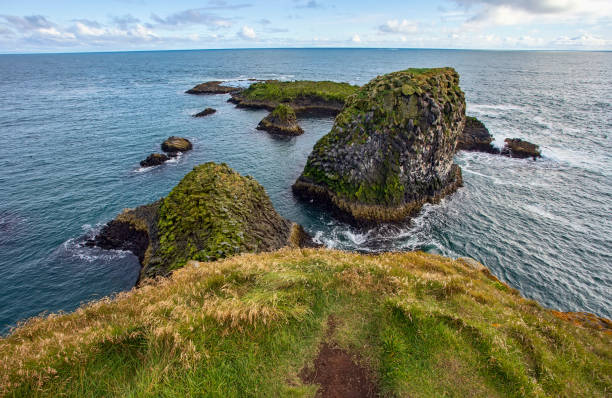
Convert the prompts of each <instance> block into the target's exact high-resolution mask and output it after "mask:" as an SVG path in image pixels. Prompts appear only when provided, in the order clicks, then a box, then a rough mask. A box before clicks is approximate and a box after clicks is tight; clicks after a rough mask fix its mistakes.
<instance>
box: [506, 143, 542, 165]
mask: <svg viewBox="0 0 612 398" xmlns="http://www.w3.org/2000/svg"><path fill="white" fill-rule="evenodd" d="M504 142H505V143H506V145H505V146H504V147H503V149H502V151H501V154H502V155H506V156H510V157H513V158H521V159H524V158H533V160H536V159H537V158H539V157H542V155H541V153H540V147H538V146H537V145H535V144H532V143H531V142H528V141H523V140H521V139H520V138H506V139H505V140H504Z"/></svg>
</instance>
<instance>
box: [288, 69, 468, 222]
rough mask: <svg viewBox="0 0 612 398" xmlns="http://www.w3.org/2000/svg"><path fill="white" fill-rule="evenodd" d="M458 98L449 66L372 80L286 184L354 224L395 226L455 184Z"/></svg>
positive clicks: (461, 109)
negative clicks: (290, 181)
mask: <svg viewBox="0 0 612 398" xmlns="http://www.w3.org/2000/svg"><path fill="white" fill-rule="evenodd" d="M464 125H465V99H464V94H463V92H462V91H461V89H460V88H459V75H458V74H457V72H455V70H454V69H452V68H438V69H408V70H405V71H401V72H394V73H391V74H388V75H384V76H379V77H377V78H376V79H374V80H372V81H371V82H369V83H368V84H366V85H365V86H363V87H362V88H361V89H360V90H359V91H358V92H357V93H355V94H354V95H353V96H351V97H349V98H348V100H347V103H346V106H345V108H344V109H343V111H342V113H340V114H339V115H338V116H337V117H336V121H335V123H334V126H333V128H332V130H331V132H330V133H329V134H327V135H325V136H324V137H323V138H321V139H320V140H319V141H318V142H317V144H316V145H315V146H314V149H313V151H312V153H311V154H310V156H309V157H308V160H307V163H306V166H305V167H304V171H303V173H302V175H301V176H300V177H299V178H298V180H297V181H296V182H295V184H294V185H293V192H294V193H295V194H296V195H297V196H298V197H300V198H303V199H306V200H315V201H318V202H323V203H327V204H331V205H332V207H333V208H335V209H336V210H338V211H339V213H340V215H344V216H348V218H349V219H351V220H354V221H357V222H366V223H367V222H378V221H400V220H403V219H405V218H407V217H410V216H411V215H413V214H415V213H416V212H418V210H419V209H420V208H421V207H422V205H423V204H424V203H426V202H434V203H435V202H437V201H439V200H440V199H441V198H442V197H444V196H446V195H448V194H450V193H452V192H454V191H455V190H456V189H457V188H458V187H460V186H461V185H462V179H461V170H460V168H459V167H458V166H457V165H455V164H453V155H454V153H455V146H456V143H457V139H458V137H459V135H460V134H461V132H462V131H463V128H464Z"/></svg>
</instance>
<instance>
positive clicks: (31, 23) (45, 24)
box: [0, 15, 55, 32]
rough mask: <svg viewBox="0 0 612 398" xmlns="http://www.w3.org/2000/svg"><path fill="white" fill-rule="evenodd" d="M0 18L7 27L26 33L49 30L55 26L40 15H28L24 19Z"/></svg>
mask: <svg viewBox="0 0 612 398" xmlns="http://www.w3.org/2000/svg"><path fill="white" fill-rule="evenodd" d="M0 17H1V18H4V20H5V21H6V23H7V24H8V25H10V26H11V27H12V28H14V29H16V30H18V31H20V32H27V31H32V30H37V29H50V28H52V27H54V26H55V24H53V23H51V22H50V21H49V20H48V19H47V18H45V17H43V16H42V15H29V16H25V17H17V16H14V15H0Z"/></svg>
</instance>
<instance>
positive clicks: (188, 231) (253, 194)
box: [98, 163, 313, 277]
mask: <svg viewBox="0 0 612 398" xmlns="http://www.w3.org/2000/svg"><path fill="white" fill-rule="evenodd" d="M142 209H148V210H149V211H146V212H145V211H143V210H142ZM127 216H129V217H127ZM116 222H121V223H127V225H128V226H129V227H131V229H134V230H135V231H136V232H139V234H140V232H141V231H146V233H147V234H148V243H147V242H146V241H145V242H144V247H143V245H142V244H141V245H140V246H138V249H139V251H140V252H143V253H144V255H141V256H139V257H140V258H141V262H142V265H143V268H142V272H141V277H154V276H158V275H167V274H169V273H170V272H171V271H172V270H175V269H177V268H180V267H182V266H184V265H185V264H186V263H187V261H188V260H198V261H212V260H217V259H219V258H225V257H228V256H231V255H234V254H237V253H243V252H262V251H273V250H276V249H279V248H281V247H284V246H292V247H297V246H309V245H310V246H312V245H313V243H312V241H311V240H310V238H309V237H308V235H307V234H306V233H305V232H304V231H303V229H301V227H299V226H298V225H296V224H293V223H291V222H290V221H288V220H286V219H284V218H283V217H281V216H280V215H279V214H278V213H277V212H276V211H275V210H274V207H273V206H272V203H271V202H270V199H269V198H268V195H267V194H266V192H265V190H264V188H263V187H262V186H261V185H260V184H259V183H258V182H257V181H255V179H253V178H252V177H249V176H247V177H244V176H242V175H240V174H238V173H237V172H235V171H234V170H232V169H231V168H230V167H229V166H227V165H226V164H216V163H205V164H202V165H199V166H196V167H194V169H193V170H192V171H191V172H189V173H188V174H187V175H186V176H185V177H184V178H183V179H182V180H181V181H180V182H179V184H178V185H177V186H176V187H174V189H172V191H171V192H170V194H168V196H167V197H166V198H164V199H161V200H160V201H159V202H156V203H155V205H154V206H152V205H148V206H141V207H138V208H136V209H134V210H129V211H128V212H124V213H122V214H121V215H120V216H119V217H117V219H116V220H114V221H113V223H116ZM296 228H297V229H296ZM115 229H117V228H115ZM131 229H130V230H129V231H131ZM107 230H108V229H107ZM122 231H123V230H121V231H120V232H122ZM108 232H111V233H112V232H113V231H110V230H109V231H108ZM298 232H299V233H298ZM131 235H134V236H135V237H137V238H139V239H140V241H142V237H141V236H140V235H136V234H135V233H132V234H131ZM106 238H107V239H105V241H108V240H111V241H113V242H118V243H119V244H123V241H124V240H128V241H129V240H131V239H132V236H119V237H117V236H108V237H106ZM98 240H99V239H98ZM140 241H139V242H140ZM295 242H301V244H299V245H298V244H296V243H295ZM123 245H124V246H125V244H123ZM122 247H123V246H122ZM105 248H113V247H105ZM128 250H129V247H128Z"/></svg>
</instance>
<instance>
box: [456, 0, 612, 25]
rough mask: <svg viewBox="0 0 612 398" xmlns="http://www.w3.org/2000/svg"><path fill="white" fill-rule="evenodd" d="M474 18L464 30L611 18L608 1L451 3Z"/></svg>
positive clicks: (470, 0)
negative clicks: (468, 12) (472, 10)
mask: <svg viewBox="0 0 612 398" xmlns="http://www.w3.org/2000/svg"><path fill="white" fill-rule="evenodd" d="M454 1H455V3H457V4H458V5H459V6H462V7H465V8H466V9H468V10H471V9H472V8H475V9H476V11H475V14H473V15H472V17H471V18H469V19H468V20H467V23H466V26H467V27H472V28H479V27H484V26H498V25H525V24H530V23H534V22H537V23H539V24H543V23H564V22H580V23H584V22H595V21H597V20H601V19H608V20H609V19H610V18H611V17H612V2H611V1H609V0H454Z"/></svg>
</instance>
